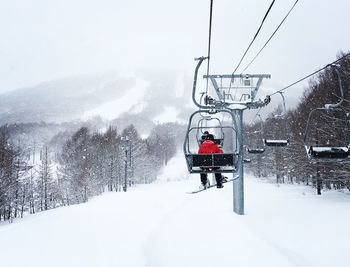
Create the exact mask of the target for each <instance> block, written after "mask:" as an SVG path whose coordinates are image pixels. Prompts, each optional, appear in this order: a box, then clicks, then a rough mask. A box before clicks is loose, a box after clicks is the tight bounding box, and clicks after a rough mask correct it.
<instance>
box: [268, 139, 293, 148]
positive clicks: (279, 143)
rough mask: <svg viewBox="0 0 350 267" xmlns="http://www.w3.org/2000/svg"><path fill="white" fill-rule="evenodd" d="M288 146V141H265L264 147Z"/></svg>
mask: <svg viewBox="0 0 350 267" xmlns="http://www.w3.org/2000/svg"><path fill="white" fill-rule="evenodd" d="M288 144H289V140H272V139H265V145H266V146H271V147H283V146H287V145H288Z"/></svg>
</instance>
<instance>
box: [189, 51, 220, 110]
mask: <svg viewBox="0 0 350 267" xmlns="http://www.w3.org/2000/svg"><path fill="white" fill-rule="evenodd" d="M206 59H208V57H199V58H195V60H198V63H197V66H196V69H195V71H194V78H193V88H192V100H193V103H194V104H195V105H196V106H197V107H199V108H203V109H208V108H215V106H211V107H208V106H204V105H201V104H200V103H198V102H197V100H196V88H197V78H198V70H199V68H200V66H201V65H202V63H203V61H204V60H206Z"/></svg>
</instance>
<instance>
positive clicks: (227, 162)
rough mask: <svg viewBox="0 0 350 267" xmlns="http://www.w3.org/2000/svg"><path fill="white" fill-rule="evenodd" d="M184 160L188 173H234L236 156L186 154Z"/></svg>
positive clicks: (229, 154)
mask: <svg viewBox="0 0 350 267" xmlns="http://www.w3.org/2000/svg"><path fill="white" fill-rule="evenodd" d="M185 156H186V160H187V165H188V169H189V172H190V173H203V172H205V173H215V172H220V173H221V172H222V173H225V172H226V173H228V172H231V173H232V172H234V171H236V155H234V154H231V153H223V154H187V155H185Z"/></svg>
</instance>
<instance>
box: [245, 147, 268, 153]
mask: <svg viewBox="0 0 350 267" xmlns="http://www.w3.org/2000/svg"><path fill="white" fill-rule="evenodd" d="M247 151H248V153H250V154H262V153H264V152H265V149H264V148H248V149H247Z"/></svg>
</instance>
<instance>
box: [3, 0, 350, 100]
mask: <svg viewBox="0 0 350 267" xmlns="http://www.w3.org/2000/svg"><path fill="white" fill-rule="evenodd" d="M209 2H210V1H209V0H206V1H204V0H192V1H185V0H177V1H164V0H148V1H142V0H129V1H120V0H75V1H72V0H50V1H45V0H11V1H7V0H0V4H1V9H0V36H1V42H0V59H1V60H0V75H1V79H0V92H5V91H8V90H12V89H15V88H19V87H24V86H30V85H35V84H38V83H41V82H43V81H47V80H52V79H57V78H61V77H67V76H72V75H76V74H82V73H93V72H101V71H105V70H111V69H113V70H114V69H115V70H123V71H124V72H127V73H129V72H130V73H133V72H134V71H135V70H137V69H139V68H152V69H156V70H157V69H164V68H170V69H176V70H180V71H183V72H185V73H188V74H189V75H191V76H192V73H193V69H194V66H195V63H194V61H193V58H194V57H197V56H201V55H205V54H206V52H207V38H208V17H209ZM270 3H271V0H260V1H253V0H244V1H243V0H236V1H232V0H214V14H213V33H212V38H213V39H212V58H211V70H212V73H214V72H215V73H231V72H232V71H233V69H234V67H235V66H236V64H237V62H238V60H239V59H240V57H241V56H242V54H243V52H244V51H245V49H246V47H247V46H248V44H249V42H250V41H251V39H252V37H253V35H254V34H255V32H256V30H257V28H258V26H259V25H260V22H261V20H262V18H263V16H264V14H265V12H266V10H267V8H268V6H269V5H270ZM293 3H294V0H285V1H276V3H275V5H274V7H273V9H272V11H271V13H270V15H269V17H268V18H267V20H266V22H265V25H264V26H263V28H262V31H261V34H260V35H259V37H258V40H257V41H256V43H255V45H254V46H253V47H252V48H251V50H250V53H248V55H247V57H246V61H245V62H243V64H242V67H245V65H246V64H247V63H248V62H249V59H251V58H252V57H253V56H254V55H255V53H256V52H257V51H258V50H259V49H260V48H261V46H262V45H263V44H264V42H265V41H266V40H267V38H268V37H269V36H270V35H271V33H272V32H273V31H274V29H275V28H276V27H277V25H278V24H279V23H280V21H281V20H282V18H283V17H284V16H285V14H286V13H287V11H288V10H289V8H290V7H291V6H292V5H293ZM349 10H350V2H349V1H346V0H334V1H319V0H309V1H306V0H300V1H299V3H298V4H297V6H296V7H295V9H294V10H293V12H292V13H291V14H290V16H289V17H288V19H287V20H286V21H285V23H284V25H283V26H282V27H281V28H280V30H279V31H278V32H277V34H276V36H275V37H274V39H273V40H272V41H271V42H270V44H269V45H268V46H267V47H266V49H265V50H264V51H263V52H262V54H261V55H260V56H259V57H258V59H257V60H256V61H255V63H254V64H253V65H252V67H251V68H249V69H248V70H247V72H249V73H254V72H255V73H270V74H271V75H272V79H271V81H270V82H269V83H268V84H267V85H269V86H271V91H274V90H275V89H281V88H282V87H284V86H285V85H288V84H290V83H291V82H294V81H295V80H297V79H299V78H301V77H303V76H305V75H307V74H309V73H311V72H313V71H315V70H316V69H318V68H320V67H323V66H324V65H325V64H327V63H329V62H331V61H333V60H334V59H335V57H336V54H337V52H339V51H340V50H343V51H345V52H347V51H348V50H349V47H350V46H349V44H350V28H349V27H348V26H349V22H348V14H349ZM300 87H302V85H301V86H299V87H298V86H297V87H295V88H291V89H289V90H288V91H287V92H288V94H289V96H291V95H294V97H298V96H300V94H301V88H300ZM287 96H288V95H287Z"/></svg>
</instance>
